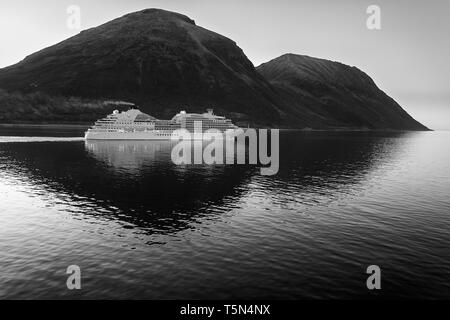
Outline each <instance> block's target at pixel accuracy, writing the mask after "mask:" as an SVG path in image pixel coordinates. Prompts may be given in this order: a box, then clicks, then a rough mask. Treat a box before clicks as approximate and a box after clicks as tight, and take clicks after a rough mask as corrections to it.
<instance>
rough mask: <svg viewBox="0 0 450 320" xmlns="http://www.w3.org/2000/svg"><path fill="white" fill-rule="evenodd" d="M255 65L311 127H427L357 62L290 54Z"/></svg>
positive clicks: (421, 128)
mask: <svg viewBox="0 0 450 320" xmlns="http://www.w3.org/2000/svg"><path fill="white" fill-rule="evenodd" d="M257 70H258V72H259V73H260V74H261V75H262V76H264V77H265V78H266V79H267V80H268V81H269V82H270V83H271V84H272V85H273V86H274V87H276V88H277V89H278V92H280V93H281V94H282V95H283V102H284V104H287V105H290V106H294V107H293V110H292V111H291V113H292V114H295V115H296V116H299V117H303V118H305V117H308V118H309V119H310V123H311V125H312V126H313V127H314V126H315V127H317V126H319V127H320V126H321V125H322V126H323V125H325V126H331V127H335V126H336V127H352V128H367V129H398V130H404V129H406V130H427V128H426V127H424V126H423V125H421V124H420V123H419V122H417V121H416V120H414V119H413V118H412V117H411V116H410V115H409V114H408V113H407V112H406V111H404V110H403V109H402V108H401V107H400V105H398V104H397V103H396V102H395V101H394V100H393V99H392V98H390V97H389V96H388V95H386V94H385V93H384V92H383V91H381V90H380V89H379V88H378V87H377V86H376V85H375V83H374V82H373V80H372V79H371V78H370V77H369V76H368V75H367V74H365V73H364V72H362V71H361V70H359V69H358V68H356V67H350V66H347V65H344V64H342V63H338V62H333V61H328V60H324V59H318V58H312V57H308V56H302V55H294V54H286V55H283V56H280V57H278V58H276V59H273V60H271V61H269V62H267V63H264V64H262V65H260V66H259V67H257Z"/></svg>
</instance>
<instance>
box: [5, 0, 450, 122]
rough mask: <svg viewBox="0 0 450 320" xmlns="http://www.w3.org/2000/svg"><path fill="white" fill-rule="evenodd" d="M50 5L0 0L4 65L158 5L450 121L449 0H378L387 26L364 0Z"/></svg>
mask: <svg viewBox="0 0 450 320" xmlns="http://www.w3.org/2000/svg"><path fill="white" fill-rule="evenodd" d="M44 3H45V5H43V4H42V3H40V4H37V3H34V2H32V1H29V0H18V1H16V2H14V3H12V4H8V5H6V4H0V37H1V39H2V40H3V41H4V42H6V43H7V44H8V45H7V46H6V47H5V48H2V51H1V52H0V68H4V67H7V66H10V65H12V64H15V63H18V62H20V61H22V60H23V59H24V58H25V57H26V56H28V55H30V54H32V53H34V52H36V51H39V50H42V49H44V48H46V47H49V46H51V45H54V44H57V43H59V42H61V41H64V40H65V39H67V38H69V37H71V36H74V35H76V34H78V33H79V32H80V31H82V30H85V29H89V28H92V27H95V26H98V25H101V24H103V23H106V22H108V21H110V20H113V19H115V18H118V17H120V16H123V15H124V14H127V13H130V12H135V11H140V10H143V9H146V8H158V9H163V10H167V11H173V12H178V13H180V14H183V15H186V16H188V17H189V18H191V19H193V20H194V21H195V22H196V24H197V25H198V26H201V27H203V28H206V29H208V30H211V31H214V32H216V33H219V34H221V35H224V36H226V37H228V38H230V39H232V40H233V41H236V43H237V45H238V46H239V47H240V48H241V49H242V50H243V51H244V54H245V55H246V56H247V57H248V59H249V60H250V61H251V62H252V63H253V65H254V66H255V67H257V66H259V65H260V64H262V63H265V62H268V61H270V60H272V59H275V58H277V57H279V56H281V55H283V54H289V53H291V54H298V55H307V56H311V57H315V58H321V59H326V60H332V61H337V62H340V63H343V64H347V65H350V66H355V67H357V68H358V69H360V70H362V71H364V72H365V73H367V74H368V75H369V76H370V77H371V78H372V79H373V80H374V81H375V83H376V84H377V86H378V87H379V88H380V89H381V90H383V91H384V92H386V94H388V95H389V96H391V97H392V98H393V99H394V100H395V101H397V102H398V103H399V104H400V105H401V106H402V108H404V109H405V110H406V111H407V112H408V113H409V114H410V115H411V116H412V117H413V118H414V119H416V120H417V121H419V122H421V123H422V124H424V125H425V126H427V127H428V128H430V129H433V130H442V129H445V130H448V129H450V88H449V87H448V83H450V62H449V61H448V56H450V44H449V43H448V41H443V40H444V39H446V38H447V33H448V31H449V30H450V21H449V20H448V19H447V17H446V13H448V12H450V2H449V1H445V0H442V1H435V2H433V3H427V2H426V1H417V0H416V1H406V0H400V1H396V2H395V3H392V2H389V1H387V0H380V1H377V5H378V6H379V7H380V9H381V29H380V30H369V29H368V28H367V27H366V19H367V17H368V16H369V15H368V14H367V13H366V9H367V7H368V6H369V5H371V4H372V3H371V2H370V1H365V0H364V1H350V0H347V1H342V2H340V3H339V4H338V3H334V2H332V1H330V0H329V1H324V2H322V3H321V4H317V3H315V2H313V1H297V2H292V1H289V0H284V1H268V2H265V3H264V4H261V3H258V2H257V1H255V0H250V1H245V2H239V1H230V2H227V3H220V2H219V1H204V0H192V1H181V0H172V1H161V0H157V1H144V0H130V1H128V2H127V3H120V2H114V3H110V2H107V1H104V0H100V1H97V2H96V3H89V2H88V1H86V0H80V1H76V2H74V3H72V2H69V1H66V0H63V1H56V0H49V1H45V2H44ZM74 4H75V5H77V6H79V8H80V9H81V28H80V29H76V30H73V29H69V28H68V27H67V19H68V17H69V14H68V13H67V8H68V7H69V6H70V5H74ZM11 29H14V31H15V32H14V33H13V34H12V33H11V32H10V30H11ZM17 39H23V40H21V41H17Z"/></svg>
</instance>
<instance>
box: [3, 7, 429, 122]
mask: <svg viewBox="0 0 450 320" xmlns="http://www.w3.org/2000/svg"><path fill="white" fill-rule="evenodd" d="M282 57H283V56H282ZM288 57H290V59H291V60H292V61H291V64H290V65H289V66H288V65H287V64H286V62H284V63H280V60H276V59H279V58H281V57H278V58H276V59H274V60H271V61H269V62H267V63H265V64H263V65H261V66H258V67H255V66H254V65H253V63H252V62H251V61H250V60H249V59H248V58H247V57H246V56H245V53H244V52H243V50H242V49H241V48H240V47H238V46H237V44H236V42H235V41H233V40H231V39H229V38H227V37H225V36H223V35H220V34H218V33H215V32H213V31H210V30H207V29H205V28H202V27H200V26H198V25H197V24H196V23H195V21H194V20H192V19H190V18H189V17H187V16H185V15H182V14H179V13H175V12H170V11H165V10H161V9H145V10H142V11H138V12H133V13H128V14H126V15H124V16H122V17H119V18H116V19H114V20H111V21H109V22H106V23H104V24H102V25H100V26H98V27H94V28H90V29H87V30H83V31H82V32H80V33H79V34H77V35H75V36H73V37H71V38H68V39H66V40H64V41H62V42H59V43H57V44H55V45H53V46H50V47H48V48H45V49H42V50H39V51H37V52H35V53H33V54H31V55H29V56H27V57H26V58H25V59H23V60H22V61H20V62H19V63H17V64H14V65H12V66H9V67H6V68H3V69H0V88H1V89H3V91H4V92H21V93H23V94H25V95H30V94H33V93H41V94H42V95H48V96H56V97H77V98H80V99H82V100H86V99H87V100H89V99H91V100H92V101H97V107H95V106H94V105H92V107H91V109H92V110H94V109H95V112H94V111H93V112H92V115H91V116H89V112H88V111H86V110H89V109H86V108H84V109H83V110H85V112H88V113H85V114H84V115H83V119H89V120H95V118H94V117H97V116H98V114H99V113H100V112H101V111H106V109H105V108H104V107H103V106H101V103H98V101H101V100H102V99H103V100H111V99H112V100H121V101H130V102H133V103H135V104H136V105H138V106H139V107H140V108H141V109H142V111H144V112H147V113H150V114H152V115H154V116H156V117H159V118H169V117H171V116H172V115H173V114H174V113H176V112H177V111H179V110H180V109H187V110H188V111H191V112H203V111H204V109H206V108H208V107H213V108H214V109H216V113H218V114H223V115H225V116H227V117H230V118H231V119H233V121H235V122H237V123H238V124H242V125H245V124H248V125H254V126H267V127H286V128H306V127H311V128H317V129H326V128H339V127H341V128H343V127H351V128H369V129H399V130H402V129H409V130H425V129H426V128H425V127H423V126H422V125H420V124H419V123H418V122H416V121H415V120H413V119H412V118H409V117H408V116H409V115H408V116H406V115H407V113H406V112H404V114H403V113H402V112H401V111H400V110H397V109H398V108H400V109H401V107H400V106H398V105H396V104H395V103H392V101H393V100H392V101H390V100H389V99H388V98H387V95H386V97H384V98H381V95H382V93H381V92H375V91H374V90H375V89H374V88H372V87H374V86H375V87H376V85H375V83H373V84H372V83H368V82H367V81H366V82H364V81H363V84H361V83H360V82H361V81H360V80H363V79H365V76H366V77H367V78H369V79H370V77H369V76H367V75H365V74H364V73H363V72H362V71H360V72H361V74H359V73H358V75H357V73H355V72H353V71H352V70H351V69H346V68H344V67H342V68H341V69H339V68H337V69H336V67H335V65H333V62H329V61H328V60H324V59H322V60H323V61H318V60H317V58H312V57H310V58H311V59H316V60H307V59H306V60H305V58H303V60H302V61H300V60H298V59H297V58H294V55H292V54H291V55H290V56H289V55H288ZM319 62H320V63H319ZM275 64H276V66H275ZM343 66H345V65H343ZM330 68H331V69H333V68H335V69H336V70H335V71H336V72H335V78H330V77H326V76H325V75H326V73H327V72H329V71H330ZM338 69H339V70H340V71H339V70H338ZM358 70H359V69H358ZM275 71H276V72H278V74H277V75H276V76H275V74H274V72H275ZM364 75H365V76H364ZM331 80H333V81H331ZM370 80H371V79H370ZM339 82H341V83H340V86H338V84H339ZM372 82H373V81H372ZM337 87H339V88H340V90H343V93H339V92H337V91H336V90H337V89H336V88H337ZM352 91H355V92H363V91H366V92H371V94H370V95H369V94H366V95H365V96H363V95H361V99H362V100H361V99H360V101H358V100H355V99H353V100H352V99H348V97H347V95H352V94H355V93H354V92H352ZM380 91H381V90H380ZM377 95H379V97H377ZM4 96H5V97H7V94H6V93H4ZM342 97H344V98H345V99H344V100H347V101H348V102H351V103H352V104H353V105H351V106H350V105H349V106H348V107H346V106H344V107H343V106H342V105H340V104H339V103H337V102H336V101H337V100H339V99H341V98H342ZM374 98H376V101H377V103H376V106H377V107H379V105H380V103H383V101H384V102H388V101H389V103H388V105H389V106H390V108H391V109H392V110H397V111H396V112H392V110H391V111H389V110H388V109H386V107H384V108H381V109H382V111H381V112H382V113H383V112H387V111H389V112H388V113H387V114H390V115H392V114H393V115H394V116H395V117H394V120H393V121H390V120H389V119H388V118H387V117H382V118H383V119H381V120H380V121H369V120H370V119H368V118H367V117H364V116H362V115H361V109H362V110H364V108H361V107H356V106H354V104H356V103H358V104H361V105H362V104H366V107H365V108H366V109H367V110H368V111H367V112H368V113H369V114H371V115H373V114H376V115H378V116H380V112H378V113H377V112H374V111H373V110H372V109H373V108H374V106H372V105H371V103H372V102H371V99H374ZM1 99H2V95H0V102H2V100H1ZM326 99H328V100H326ZM364 99H366V100H364ZM7 100H8V99H7V98H4V99H3V101H7ZM19 100H20V99H19ZM22 100H27V99H22ZM34 100H35V98H33V99H32V100H31V102H30V105H26V106H25V105H24V106H23V107H19V108H16V109H14V106H13V105H11V103H10V104H9V105H8V107H7V108H6V109H5V107H1V105H0V119H3V120H2V121H7V120H8V114H9V113H10V114H14V117H16V118H17V119H20V118H23V119H26V118H27V117H29V115H30V114H34V118H33V119H39V118H40V117H41V118H44V117H50V119H51V118H61V117H62V116H64V115H67V117H69V118H71V119H77V117H79V116H78V115H77V114H76V109H77V108H76V106H74V104H71V103H69V104H66V105H67V106H69V105H70V106H71V107H70V108H68V109H69V110H66V109H67V108H66V109H64V110H63V109H61V110H59V109H58V108H57V106H55V108H53V109H52V110H53V111H52V112H53V113H52V112H47V113H46V112H44V111H45V109H46V108H45V106H43V105H41V104H36V103H35V102H34ZM324 101H325V102H324ZM326 101H328V102H326ZM330 101H331V102H330ZM333 106H337V107H336V110H334V111H333V110H332V111H330V110H328V111H327V109H331V108H333ZM397 106H398V107H397ZM22 109H23V111H20V112H19V111H18V110H22ZM28 109H29V110H28ZM27 110H28V111H27ZM401 110H403V109H401ZM355 112H356V113H355ZM339 113H342V115H341V116H339V115H338V114H339ZM405 114H406V115H405ZM402 117H403V118H402ZM17 119H16V120H17ZM411 119H412V120H411ZM383 121H384V123H383Z"/></svg>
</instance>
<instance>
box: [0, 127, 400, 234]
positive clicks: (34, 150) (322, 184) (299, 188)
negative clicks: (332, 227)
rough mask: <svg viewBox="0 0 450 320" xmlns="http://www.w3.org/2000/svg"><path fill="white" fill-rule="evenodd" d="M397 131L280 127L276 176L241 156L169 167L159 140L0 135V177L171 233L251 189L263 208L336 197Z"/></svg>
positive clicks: (375, 163) (396, 144)
mask: <svg viewBox="0 0 450 320" xmlns="http://www.w3.org/2000/svg"><path fill="white" fill-rule="evenodd" d="M403 135H405V136H407V135H408V134H402V133H395V134H394V133H393V134H384V135H379V136H376V135H375V136H374V135H373V134H361V133H359V134H357V135H349V136H345V135H343V134H339V135H338V134H336V135H333V134H330V133H327V134H325V133H324V134H317V133H314V134H312V133H311V134H303V133H295V132H294V133H283V134H282V135H281V143H280V171H279V173H278V174H277V175H275V176H260V175H259V172H260V171H259V168H258V167H256V166H249V165H213V166H210V165H181V166H177V165H175V164H173V163H172V161H171V159H170V152H171V148H172V146H173V144H172V143H171V142H166V141H152V142H150V141H87V142H81V143H80V142H42V143H9V144H0V151H1V154H0V155H1V157H2V166H1V171H2V179H14V180H15V181H18V183H22V184H24V185H28V186H29V188H28V189H27V192H30V193H33V192H34V191H36V188H37V187H39V188H43V189H45V193H46V194H47V196H46V199H47V201H49V202H50V204H51V205H54V206H58V205H60V204H61V203H65V204H67V206H69V209H68V208H67V206H65V207H64V210H65V211H73V212H74V213H81V214H83V215H87V216H88V217H92V216H95V217H98V218H99V219H117V220H119V221H122V222H125V223H127V224H132V225H133V226H135V227H137V228H139V229H142V230H145V232H148V233H170V232H176V231H179V230H183V229H186V228H190V227H191V226H192V222H196V221H199V220H200V221H201V220H202V219H215V218H216V217H220V215H221V214H223V213H227V212H230V211H232V210H233V209H234V208H238V207H239V206H241V205H242V202H243V201H246V199H247V198H251V197H253V196H252V192H254V191H258V192H260V197H259V198H258V196H255V197H256V198H258V199H260V202H261V203H260V206H261V207H262V208H263V209H274V208H276V207H274V205H279V206H280V207H282V208H287V209H293V210H302V208H304V207H305V206H310V205H315V204H317V203H326V202H327V201H334V200H336V199H339V197H340V196H341V195H342V193H352V192H355V190H356V191H357V190H358V185H359V184H361V183H363V182H364V180H365V179H367V176H368V175H369V174H370V173H371V172H372V171H373V170H374V169H376V168H378V167H380V166H383V165H386V164H388V163H389V161H392V160H393V159H394V158H395V157H396V156H398V155H399V154H401V152H402V145H401V142H402V140H403V139H398V138H399V137H402V136H403ZM391 138H395V139H391ZM40 194H41V195H42V194H43V193H42V190H41V191H40ZM49 195H51V196H49ZM256 198H255V199H256ZM55 199H56V200H55ZM255 199H253V200H255ZM265 201H269V202H270V204H269V205H267V203H265ZM264 206H268V207H267V208H264Z"/></svg>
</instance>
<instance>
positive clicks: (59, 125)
mask: <svg viewBox="0 0 450 320" xmlns="http://www.w3.org/2000/svg"><path fill="white" fill-rule="evenodd" d="M92 125H93V123H84V122H79V123H67V122H63V123H48V122H47V123H26V122H20V123H0V128H49V129H50V128H67V129H70V128H73V129H84V128H89V127H90V126H92ZM242 129H247V128H242ZM253 129H278V130H280V131H298V132H428V131H435V130H433V129H428V130H406V129H405V130H402V129H367V128H348V127H342V128H328V129H312V128H273V127H266V128H259V127H257V128H253ZM438 131H442V130H438Z"/></svg>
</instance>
